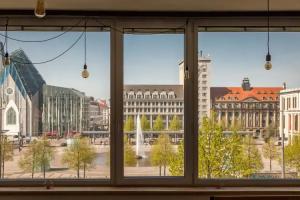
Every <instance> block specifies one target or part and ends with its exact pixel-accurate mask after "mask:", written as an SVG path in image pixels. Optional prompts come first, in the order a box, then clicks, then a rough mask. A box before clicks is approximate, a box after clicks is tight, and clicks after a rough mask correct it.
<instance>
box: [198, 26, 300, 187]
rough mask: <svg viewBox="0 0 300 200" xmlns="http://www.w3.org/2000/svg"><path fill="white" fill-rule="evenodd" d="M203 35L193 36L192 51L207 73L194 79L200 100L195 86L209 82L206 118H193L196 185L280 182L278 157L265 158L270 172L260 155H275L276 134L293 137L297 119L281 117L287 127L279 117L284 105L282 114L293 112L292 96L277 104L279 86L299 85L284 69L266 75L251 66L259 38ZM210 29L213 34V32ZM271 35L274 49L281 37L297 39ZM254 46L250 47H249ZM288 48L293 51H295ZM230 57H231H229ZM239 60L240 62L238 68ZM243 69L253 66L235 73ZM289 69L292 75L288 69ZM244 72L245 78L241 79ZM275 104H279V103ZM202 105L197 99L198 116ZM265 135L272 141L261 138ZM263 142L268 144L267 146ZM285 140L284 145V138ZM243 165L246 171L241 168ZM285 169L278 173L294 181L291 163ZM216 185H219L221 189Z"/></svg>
mask: <svg viewBox="0 0 300 200" xmlns="http://www.w3.org/2000/svg"><path fill="white" fill-rule="evenodd" d="M209 29H210V28H209V27H205V29H201V30H204V31H203V32H199V33H198V38H199V40H198V42H199V45H198V49H199V50H201V54H200V55H199V56H198V65H200V64H201V63H205V64H206V67H207V69H208V70H209V71H210V72H211V73H207V76H206V74H202V71H200V70H199V71H198V77H197V78H198V83H199V84H200V86H198V90H199V91H198V94H200V95H201V96H202V94H203V89H204V88H203V87H202V86H201V83H203V81H206V80H203V78H207V79H208V80H209V81H208V82H206V84H207V86H208V87H210V92H209V93H206V96H207V98H209V99H210V101H211V102H212V105H211V111H212V112H211V113H210V115H209V116H205V115H201V114H198V117H199V120H198V121H199V129H198V154H199V155H198V176H199V178H200V180H199V182H201V180H202V179H208V180H213V181H215V180H216V179H219V180H222V181H224V179H255V180H256V179H265V178H266V177H267V178H269V179H278V178H281V177H282V163H280V162H277V160H278V159H280V158H281V156H278V157H277V158H276V159H275V158H273V155H270V157H271V162H272V163H271V165H272V166H271V167H270V165H268V164H269V163H270V160H269V158H270V157H268V155H266V154H264V152H266V148H267V147H266V146H267V144H270V145H271V146H272V150H273V151H274V152H276V155H281V153H282V147H281V146H279V145H277V146H275V145H274V144H278V143H281V142H282V140H280V139H279V136H280V134H282V132H283V131H284V132H285V134H287V135H290V136H289V137H292V136H291V135H295V134H298V133H296V131H294V130H296V129H297V131H298V129H299V125H298V124H299V121H298V120H299V118H298V116H295V115H294V113H293V114H291V113H292V112H291V111H290V112H286V114H285V116H286V117H285V119H286V121H287V122H284V120H283V119H282V116H281V115H282V114H283V113H284V110H285V106H284V104H285V102H284V101H287V108H288V109H289V110H290V109H293V112H294V109H295V108H296V106H297V105H296V104H297V100H296V98H295V94H292V90H290V89H288V92H287V93H286V94H285V95H286V96H282V97H281V98H279V97H280V95H279V92H280V91H281V90H282V86H281V83H282V82H287V81H288V82H290V83H291V84H292V85H293V86H297V85H299V81H298V83H296V82H297V81H296V79H295V78H292V77H294V76H293V75H292V74H291V73H290V72H286V70H284V69H281V70H279V71H277V72H275V71H272V72H271V73H267V71H266V70H264V69H262V68H261V66H260V64H258V63H256V61H257V59H256V56H258V55H260V54H261V52H260V53H258V52H257V50H258V49H261V47H262V46H261V45H259V44H258V43H255V42H254V38H256V39H255V40H257V39H258V38H260V39H258V40H262V41H264V39H263V38H264V35H265V33H262V32H221V31H220V30H221V29H222V28H220V30H219V31H211V32H210V31H209ZM215 29H216V30H217V29H218V28H217V27H215ZM212 30H213V29H212ZM271 34H274V36H273V37H277V39H278V41H277V42H274V43H276V44H278V45H279V44H281V45H282V43H281V42H280V41H282V40H281V39H279V38H280V37H281V36H286V37H287V38H288V37H292V38H293V37H299V36H300V34H299V33H297V35H296V34H295V35H293V34H290V33H271ZM200 41H201V42H200ZM252 41H253V42H252ZM254 43H255V44H256V45H253V44H254ZM274 43H273V44H274ZM292 43H293V40H290V41H289V44H286V45H292V46H294V44H292ZM245 47H246V48H245ZM294 48H297V47H296V45H295V46H294ZM220 49H222V50H220ZM273 50H274V53H275V52H277V53H278V52H280V51H281V50H280V48H277V49H276V48H275V49H273ZM291 53H292V52H291ZM298 54H299V55H300V53H299V51H297V55H298ZM232 55H235V56H233V57H232ZM245 59H246V60H247V61H246V62H244V61H245ZM280 59H281V58H280ZM211 63H213V65H212V64H211ZM245 63H246V65H251V66H253V68H251V70H250V71H249V70H247V69H246V68H243V67H241V65H244V64H245ZM289 67H290V69H292V68H293V67H292V64H290V66H289ZM256 70H257V71H256ZM297 70H299V69H297ZM246 71H247V73H248V74H249V75H248V76H249V77H244V74H245V72H246ZM270 74H273V75H274V76H275V74H277V75H276V77H280V78H278V79H277V80H275V79H272V78H270ZM282 74H284V75H282ZM211 77H212V78H211ZM295 90H296V89H295ZM295 93H296V91H295ZM280 99H285V100H283V102H280ZM224 101H226V105H227V107H225V106H221V107H219V106H216V105H218V104H220V103H222V102H224ZM236 101H240V102H241V104H242V107H241V108H238V107H237V106H236V105H235V102H236ZM262 102H265V103H262ZM206 103H208V102H204V101H202V99H201V97H198V112H199V113H200V112H201V111H202V110H203V109H204V106H205V104H206ZM279 103H281V105H282V108H283V110H282V111H280V110H279V109H278V106H277V105H278V104H279ZM233 105H235V106H233ZM261 105H263V107H261ZM279 116H281V117H279ZM284 123H286V124H284ZM284 126H287V127H288V130H286V129H285V128H282V127H284ZM292 129H293V130H292ZM271 132H272V134H273V136H267V134H270V133H271ZM268 137H270V138H271V139H270V138H268ZM286 137H287V136H286ZM237 138H238V139H237ZM236 139H237V140H236ZM268 139H270V140H272V143H270V142H269V140H268ZM233 140H235V141H236V142H237V143H236V145H240V146H239V147H238V148H237V149H235V150H233V151H232V152H235V153H232V154H231V153H229V151H230V150H229V149H231V150H232V148H236V146H235V147H233V143H234V142H232V141H233ZM287 140H288V141H290V140H289V139H288V137H287ZM261 144H262V145H261ZM285 144H286V147H285V148H287V149H288V150H290V149H292V147H291V146H292V145H290V146H289V144H288V143H285ZM237 152H239V153H241V154H240V156H241V157H239V156H238V157H239V158H237V157H235V156H237V154H236V153H237ZM274 155H275V154H274ZM245 156H246V157H245ZM247 156H248V157H247ZM287 157H289V158H292V157H293V156H291V155H287ZM292 159H294V160H297V162H298V159H297V158H295V157H293V158H292ZM268 161H269V162H268ZM245 163H247V165H244V164H245ZM267 163H268V164H267ZM285 164H286V168H285V172H284V173H285V175H286V177H290V178H291V177H293V178H296V177H297V175H296V174H294V173H293V172H294V171H297V170H296V168H295V167H294V166H293V164H292V162H291V161H288V160H285ZM241 166H246V168H247V170H246V171H247V172H246V171H244V170H238V169H237V168H239V167H241ZM287 166H289V167H291V168H289V167H287ZM222 181H220V182H221V183H222Z"/></svg>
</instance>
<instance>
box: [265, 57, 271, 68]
mask: <svg viewBox="0 0 300 200" xmlns="http://www.w3.org/2000/svg"><path fill="white" fill-rule="evenodd" d="M265 69H266V70H270V69H272V63H271V55H270V54H269V53H268V54H267V55H266V64H265Z"/></svg>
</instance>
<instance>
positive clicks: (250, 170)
mask: <svg viewBox="0 0 300 200" xmlns="http://www.w3.org/2000/svg"><path fill="white" fill-rule="evenodd" d="M243 148H244V156H243V160H242V163H243V164H244V170H243V175H244V176H246V177H249V176H250V175H251V174H254V173H256V172H258V171H259V170H261V169H263V163H262V158H261V154H260V153H259V151H258V149H257V147H256V145H255V144H254V140H253V139H252V137H251V136H249V135H247V136H245V137H244V139H243Z"/></svg>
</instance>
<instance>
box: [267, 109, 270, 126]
mask: <svg viewBox="0 0 300 200" xmlns="http://www.w3.org/2000/svg"><path fill="white" fill-rule="evenodd" d="M269 121H270V112H269V111H267V123H266V127H268V126H269V125H270V124H269Z"/></svg>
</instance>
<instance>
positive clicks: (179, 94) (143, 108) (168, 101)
mask: <svg viewBox="0 0 300 200" xmlns="http://www.w3.org/2000/svg"><path fill="white" fill-rule="evenodd" d="M183 97H184V94H183V85H125V86H124V115H125V117H124V118H125V120H126V119H128V117H129V116H131V117H132V118H133V120H134V123H135V124H136V118H137V115H140V116H142V115H145V116H146V117H147V119H148V120H149V122H150V128H151V129H152V127H153V124H154V121H155V119H156V117H157V116H158V115H160V116H161V117H162V119H163V122H164V126H165V129H166V130H168V129H169V124H170V121H171V120H172V118H173V117H174V116H177V118H178V119H179V120H180V121H181V122H182V125H183V119H184V118H183V113H184V112H183V108H184V105H183ZM182 127H183V126H182Z"/></svg>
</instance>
